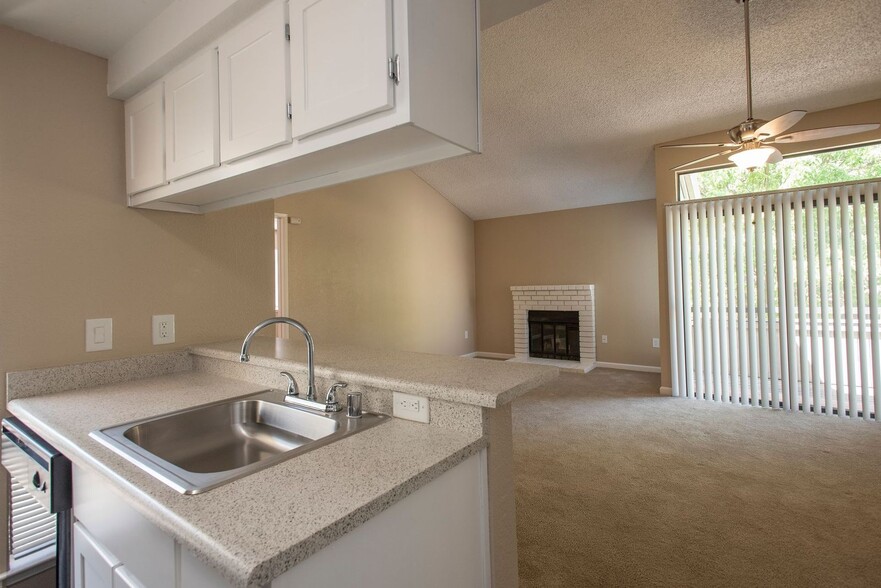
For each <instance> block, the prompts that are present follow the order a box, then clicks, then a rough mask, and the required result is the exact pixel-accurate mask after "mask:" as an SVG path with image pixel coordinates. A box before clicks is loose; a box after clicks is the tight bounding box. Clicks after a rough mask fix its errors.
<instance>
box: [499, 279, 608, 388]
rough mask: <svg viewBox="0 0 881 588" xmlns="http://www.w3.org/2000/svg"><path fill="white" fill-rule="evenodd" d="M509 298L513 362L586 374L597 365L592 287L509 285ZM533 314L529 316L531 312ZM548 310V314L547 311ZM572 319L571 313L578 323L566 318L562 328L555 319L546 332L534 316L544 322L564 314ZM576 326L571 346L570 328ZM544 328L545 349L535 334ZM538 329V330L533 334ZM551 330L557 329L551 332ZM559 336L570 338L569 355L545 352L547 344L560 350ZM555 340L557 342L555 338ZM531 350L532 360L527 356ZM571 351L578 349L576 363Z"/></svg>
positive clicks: (554, 351) (590, 285)
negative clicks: (556, 367) (547, 366)
mask: <svg viewBox="0 0 881 588" xmlns="http://www.w3.org/2000/svg"><path fill="white" fill-rule="evenodd" d="M511 295H512V296H513V298H514V359H512V360H511V361H518V362H524V363H543V364H550V365H556V366H559V367H561V368H566V369H574V370H578V371H583V372H589V371H590V370H592V369H593V368H594V367H595V365H596V323H595V317H594V286H593V284H589V285H584V284H582V285H569V286H511ZM529 311H533V313H532V316H531V317H530V312H529ZM548 311H550V312H548ZM567 313H568V315H569V316H570V317H572V313H577V316H578V319H577V323H576V321H574V319H573V318H569V319H567V321H566V322H567V323H568V326H566V327H561V326H560V325H561V324H563V323H561V322H560V321H559V320H557V319H553V318H552V319H550V321H553V322H552V324H553V326H552V327H551V329H550V330H548V326H547V325H542V324H540V322H539V320H540V319H536V317H541V318H542V319H544V318H545V317H547V316H548V315H559V316H561V315H563V314H567ZM530 321H532V326H533V338H532V342H531V343H532V344H531V346H530V333H529V329H530ZM574 324H577V327H578V335H577V337H578V339H577V341H578V344H577V346H574V345H573V342H572V340H571V338H572V337H573V332H572V330H573V326H574ZM543 326H544V338H543V343H544V348H543V346H542V339H541V337H540V336H539V335H538V333H539V332H540V329H541V328H542V327H543ZM536 329H539V331H536ZM554 329H557V330H556V331H554ZM554 333H556V336H555V335H554ZM561 336H564V337H565V336H568V337H569V344H568V346H567V348H568V350H569V351H570V353H566V352H562V353H560V352H559V349H554V350H553V352H550V353H549V352H548V351H549V348H548V345H550V346H551V347H554V341H555V340H556V341H557V343H556V347H557V348H559V347H560V344H559V340H560V337H561ZM555 337H556V339H555ZM530 348H531V350H532V354H531V355H532V357H531V356H530ZM572 349H577V357H578V360H575V357H576V356H574V355H572V354H571V350H572ZM563 356H568V357H569V359H551V358H550V357H563Z"/></svg>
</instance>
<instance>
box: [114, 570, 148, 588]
mask: <svg viewBox="0 0 881 588" xmlns="http://www.w3.org/2000/svg"><path fill="white" fill-rule="evenodd" d="M113 588H144V585H143V584H141V583H140V582H139V581H138V579H137V578H135V577H134V576H133V575H132V574H131V573H130V572H129V570H128V568H126V567H125V566H119V567H118V568H115V569H114V570H113Z"/></svg>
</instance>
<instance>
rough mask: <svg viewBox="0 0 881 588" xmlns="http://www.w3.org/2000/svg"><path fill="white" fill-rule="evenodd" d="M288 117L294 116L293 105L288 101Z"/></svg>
mask: <svg viewBox="0 0 881 588" xmlns="http://www.w3.org/2000/svg"><path fill="white" fill-rule="evenodd" d="M288 118H294V107H293V106H292V105H291V103H290V102H288Z"/></svg>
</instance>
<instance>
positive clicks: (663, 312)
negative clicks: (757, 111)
mask: <svg viewBox="0 0 881 588" xmlns="http://www.w3.org/2000/svg"><path fill="white" fill-rule="evenodd" d="M781 114H782V113H781ZM871 122H881V100H872V101H870V102H862V103H859V104H853V105H851V106H843V107H841V108H832V109H829V110H822V111H819V112H812V113H809V114H808V115H807V116H805V117H804V118H803V119H802V120H801V122H799V124H798V125H796V126H795V127H793V128H792V130H794V131H800V130H804V129H813V128H819V127H827V126H836V125H849V124H859V123H871ZM727 140H728V136H727V132H726V131H725V130H723V131H717V132H715V133H708V134H706V135H698V136H696V137H686V138H683V139H675V140H671V141H668V143H707V142H716V141H719V142H724V141H727ZM875 141H881V130H878V131H873V132H871V133H862V134H860V135H851V136H849V137H838V138H835V139H827V140H825V141H814V142H811V143H792V144H788V145H787V144H781V145H778V146H777V147H778V148H779V149H780V151H781V152H783V154H784V155H788V154H797V153H807V152H810V151H819V150H824V149H832V148H835V147H845V146H848V145H855V144H859V143H868V142H875ZM712 152H713V150H712V149H706V150H703V151H701V150H700V149H660V148H658V147H655V184H656V186H655V190H656V194H657V198H656V213H657V226H658V232H657V234H658V270H659V273H658V282H659V291H660V294H661V297H660V299H659V302H660V316H661V332H662V333H665V335H664V336H663V337H661V386H664V387H669V386H670V349H669V336H670V335H669V333H670V322H669V321H670V318H669V315H670V313H669V308H668V302H667V231H666V220H665V215H664V205H665V204H668V203H671V202H676V197H677V195H676V192H677V189H676V172H673V171H671V169H670V168H673V167H676V166H677V165H681V164H682V163H685V162H686V161H689V160H691V159H695V158H697V157H700V156H701V155H703V154H710V153H712ZM720 163H727V162H726V161H725V159H723V158H718V159H715V160H711V161H708V162H704V163H703V164H701V165H698V166H694V167H691V168H685V169H684V170H683V171H685V172H689V171H694V170H697V169H705V168H709V167H718V166H719V164H720Z"/></svg>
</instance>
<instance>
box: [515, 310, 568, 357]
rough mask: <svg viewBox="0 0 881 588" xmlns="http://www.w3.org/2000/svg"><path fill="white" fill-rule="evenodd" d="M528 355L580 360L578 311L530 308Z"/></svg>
mask: <svg viewBox="0 0 881 588" xmlns="http://www.w3.org/2000/svg"><path fill="white" fill-rule="evenodd" d="M528 320H529V356H530V357H540V358H544V359H563V360H569V361H580V360H581V349H580V343H579V337H578V311H577V310H576V311H569V310H530V311H529V318H528Z"/></svg>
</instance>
